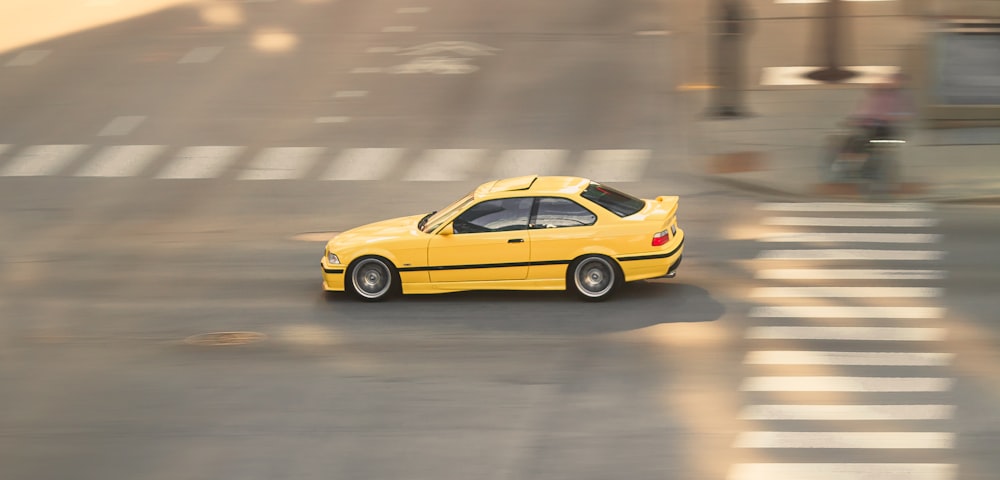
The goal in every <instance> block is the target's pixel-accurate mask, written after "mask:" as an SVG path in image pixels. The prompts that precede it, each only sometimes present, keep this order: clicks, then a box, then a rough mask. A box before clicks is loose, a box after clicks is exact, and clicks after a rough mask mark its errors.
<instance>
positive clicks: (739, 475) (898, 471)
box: [726, 463, 957, 480]
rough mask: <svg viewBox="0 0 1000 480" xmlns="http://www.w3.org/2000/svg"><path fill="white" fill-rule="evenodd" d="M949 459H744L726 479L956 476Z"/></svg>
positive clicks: (932, 479) (944, 479)
mask: <svg viewBox="0 0 1000 480" xmlns="http://www.w3.org/2000/svg"><path fill="white" fill-rule="evenodd" d="M956 471H957V469H956V467H955V465H952V464H947V463H740V464H737V465H733V467H732V468H731V469H730V470H729V475H728V476H726V480H789V479H794V480H876V479H877V480H954V479H955V478H956V477H955V473H956Z"/></svg>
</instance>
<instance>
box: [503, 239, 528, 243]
mask: <svg viewBox="0 0 1000 480" xmlns="http://www.w3.org/2000/svg"><path fill="white" fill-rule="evenodd" d="M507 243H524V239H523V238H512V239H510V240H507Z"/></svg>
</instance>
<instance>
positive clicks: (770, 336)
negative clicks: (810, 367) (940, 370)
mask: <svg viewBox="0 0 1000 480" xmlns="http://www.w3.org/2000/svg"><path fill="white" fill-rule="evenodd" d="M946 336H947V331H946V330H945V329H943V328H921V327H799V326H768V327H751V328H749V329H747V331H746V338H749V339H758V340H876V341H892V342H933V341H940V340H944V339H945V337H946Z"/></svg>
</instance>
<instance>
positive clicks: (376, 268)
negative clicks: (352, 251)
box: [344, 256, 399, 302]
mask: <svg viewBox="0 0 1000 480" xmlns="http://www.w3.org/2000/svg"><path fill="white" fill-rule="evenodd" d="M346 274H347V277H346V278H345V279H344V280H345V281H344V284H345V287H347V288H346V289H347V290H348V291H350V293H351V294H352V295H354V296H355V297H357V298H358V299H361V300H363V301H366V302H381V301H383V300H386V299H388V298H389V297H391V296H392V295H393V294H394V293H396V292H397V291H398V290H399V273H397V272H396V269H395V267H393V265H392V263H391V262H389V261H388V260H386V259H384V258H382V257H374V256H371V257H361V258H359V259H357V260H355V261H353V262H351V266H350V267H349V268H348V269H347V272H346Z"/></svg>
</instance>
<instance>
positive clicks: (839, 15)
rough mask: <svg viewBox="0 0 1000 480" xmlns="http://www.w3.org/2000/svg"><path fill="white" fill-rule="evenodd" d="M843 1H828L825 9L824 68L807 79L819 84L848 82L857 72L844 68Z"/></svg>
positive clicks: (814, 71)
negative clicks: (842, 58) (842, 48)
mask: <svg viewBox="0 0 1000 480" xmlns="http://www.w3.org/2000/svg"><path fill="white" fill-rule="evenodd" d="M843 3H844V2H843V0H827V2H826V5H824V7H823V8H824V9H825V10H826V12H825V15H823V16H822V17H821V18H822V19H823V28H822V30H821V31H822V32H823V38H822V42H823V57H824V65H825V66H824V67H823V68H821V69H819V70H813V71H811V72H809V73H807V74H806V77H808V78H810V79H812V80H816V81H818V82H826V83H837V82H842V81H844V80H847V79H849V78H851V77H853V76H855V75H857V73H856V72H852V71H850V70H847V69H845V68H844V67H843V66H842V61H841V55H842V53H843V52H842V50H841V47H842V46H843V45H842V40H841V35H842V34H843V18H844V15H843V11H844V10H843V8H844V7H843Z"/></svg>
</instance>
